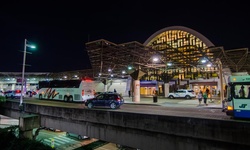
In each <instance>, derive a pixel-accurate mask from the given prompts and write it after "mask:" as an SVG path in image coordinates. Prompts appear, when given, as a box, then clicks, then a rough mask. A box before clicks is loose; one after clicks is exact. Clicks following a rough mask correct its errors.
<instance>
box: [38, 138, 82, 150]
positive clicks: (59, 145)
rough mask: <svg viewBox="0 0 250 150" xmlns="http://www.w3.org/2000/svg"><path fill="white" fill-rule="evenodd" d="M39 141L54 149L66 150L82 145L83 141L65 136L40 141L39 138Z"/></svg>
mask: <svg viewBox="0 0 250 150" xmlns="http://www.w3.org/2000/svg"><path fill="white" fill-rule="evenodd" d="M36 140H37V141H41V142H42V143H44V144H46V145H49V146H51V147H54V148H55V149H65V148H67V147H70V146H72V145H81V141H78V140H77V139H76V140H74V139H72V138H70V137H67V136H65V135H59V136H54V137H50V138H46V139H40V138H39V137H38V138H37V139H36Z"/></svg>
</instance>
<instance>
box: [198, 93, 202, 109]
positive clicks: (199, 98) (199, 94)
mask: <svg viewBox="0 0 250 150" xmlns="http://www.w3.org/2000/svg"><path fill="white" fill-rule="evenodd" d="M202 97H203V94H202V91H200V92H199V93H198V101H199V105H198V106H200V105H201V101H202Z"/></svg>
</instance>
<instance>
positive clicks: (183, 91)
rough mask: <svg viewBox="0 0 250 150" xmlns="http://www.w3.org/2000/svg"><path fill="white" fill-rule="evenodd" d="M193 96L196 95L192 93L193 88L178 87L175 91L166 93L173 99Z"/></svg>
mask: <svg viewBox="0 0 250 150" xmlns="http://www.w3.org/2000/svg"><path fill="white" fill-rule="evenodd" d="M195 97H196V95H195V94H194V90H188V89H179V90H177V91H175V92H172V93H169V94H168V98H171V99H174V98H186V99H192V98H195Z"/></svg>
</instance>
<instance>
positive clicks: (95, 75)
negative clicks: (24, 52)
mask: <svg viewBox="0 0 250 150" xmlns="http://www.w3.org/2000/svg"><path fill="white" fill-rule="evenodd" d="M85 49H86V51H87V53H88V55H89V60H90V62H91V66H92V69H88V70H76V71H66V72H58V73H50V72H39V73H37V72H26V73H25V81H24V89H25V91H29V90H31V91H32V90H36V88H37V86H38V82H39V81H44V80H69V79H83V80H85V79H91V80H93V81H94V82H100V83H102V84H103V85H105V86H106V89H105V88H103V91H104V90H110V91H112V90H113V89H114V88H115V89H118V88H119V85H124V86H123V87H124V88H122V89H121V88H119V89H120V91H119V92H120V93H122V94H123V95H128V91H136V90H137V91H139V94H140V95H141V96H143V95H146V96H147V95H152V94H153V93H154V91H157V92H158V94H159V95H163V96H166V95H167V93H168V92H169V91H173V90H176V89H180V88H187V89H193V90H194V91H195V92H197V93H198V91H200V90H205V89H209V90H210V91H211V94H214V95H216V94H218V92H219V91H220V90H221V89H224V86H225V85H226V82H227V80H226V79H227V76H228V75H230V74H231V72H249V71H250V66H249V65H248V64H247V62H249V60H248V59H250V58H248V48H239V49H231V50H224V48H223V46H215V45H214V44H213V43H212V42H211V41H210V40H209V39H207V38H206V37H205V36H203V35H202V34H201V33H198V32H197V31H195V30H193V29H190V28H187V27H183V26H171V27H166V28H163V29H161V30H159V31H156V32H155V33H153V34H152V35H151V36H150V37H149V38H148V39H147V40H146V41H145V42H144V43H139V42H137V41H132V42H127V43H121V44H116V43H113V42H111V41H108V40H105V39H99V40H95V41H91V42H88V43H85ZM220 75H222V77H223V78H222V80H221V79H220ZM21 77H22V73H21V72H0V90H2V91H7V90H15V89H21V85H22V84H21V82H22V79H21Z"/></svg>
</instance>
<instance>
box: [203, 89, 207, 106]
mask: <svg viewBox="0 0 250 150" xmlns="http://www.w3.org/2000/svg"><path fill="white" fill-rule="evenodd" d="M203 100H204V104H205V105H206V106H207V92H204V94H203Z"/></svg>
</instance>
